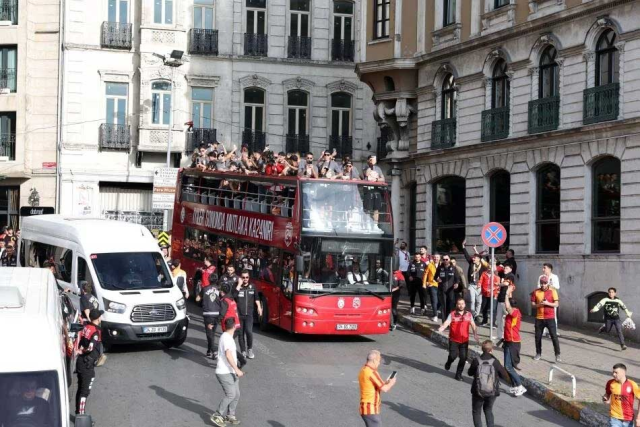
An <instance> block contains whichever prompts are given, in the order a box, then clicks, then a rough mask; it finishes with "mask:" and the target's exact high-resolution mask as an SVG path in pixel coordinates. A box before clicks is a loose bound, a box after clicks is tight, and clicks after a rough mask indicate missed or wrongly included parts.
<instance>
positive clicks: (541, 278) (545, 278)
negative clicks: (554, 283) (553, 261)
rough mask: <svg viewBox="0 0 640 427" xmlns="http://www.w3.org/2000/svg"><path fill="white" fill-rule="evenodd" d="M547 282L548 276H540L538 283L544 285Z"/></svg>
mask: <svg viewBox="0 0 640 427" xmlns="http://www.w3.org/2000/svg"><path fill="white" fill-rule="evenodd" d="M547 283H549V278H548V277H547V276H540V284H541V285H546V284H547Z"/></svg>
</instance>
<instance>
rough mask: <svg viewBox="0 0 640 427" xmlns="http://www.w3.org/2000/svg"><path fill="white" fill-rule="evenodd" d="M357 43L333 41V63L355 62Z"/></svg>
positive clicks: (340, 40)
mask: <svg viewBox="0 0 640 427" xmlns="http://www.w3.org/2000/svg"><path fill="white" fill-rule="evenodd" d="M355 50H356V43H355V42H354V41H353V40H342V39H333V40H331V59H332V60H333V61H343V62H353V58H354V57H355Z"/></svg>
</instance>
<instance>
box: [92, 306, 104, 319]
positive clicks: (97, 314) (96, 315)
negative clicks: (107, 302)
mask: <svg viewBox="0 0 640 427" xmlns="http://www.w3.org/2000/svg"><path fill="white" fill-rule="evenodd" d="M103 314H104V311H102V310H98V309H95V308H94V309H93V310H91V311H90V312H89V319H91V320H96V319H99V318H100V316H102V315H103Z"/></svg>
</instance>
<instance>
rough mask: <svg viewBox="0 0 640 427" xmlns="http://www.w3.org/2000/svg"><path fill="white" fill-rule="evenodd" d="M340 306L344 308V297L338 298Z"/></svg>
mask: <svg viewBox="0 0 640 427" xmlns="http://www.w3.org/2000/svg"><path fill="white" fill-rule="evenodd" d="M338 308H340V309H343V308H344V298H338Z"/></svg>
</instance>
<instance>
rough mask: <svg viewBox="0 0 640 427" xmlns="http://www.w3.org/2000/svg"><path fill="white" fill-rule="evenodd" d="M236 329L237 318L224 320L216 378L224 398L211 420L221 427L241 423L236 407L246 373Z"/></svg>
mask: <svg viewBox="0 0 640 427" xmlns="http://www.w3.org/2000/svg"><path fill="white" fill-rule="evenodd" d="M235 330H236V324H235V319H234V318H233V317H230V318H228V319H226V320H225V322H224V332H223V333H222V335H221V336H220V343H219V344H218V355H219V356H218V364H217V365H216V378H218V382H219V383H220V385H221V386H222V390H223V391H224V395H225V396H224V398H223V399H222V401H221V402H220V405H219V406H218V410H217V411H216V412H214V413H213V415H211V422H212V423H213V424H215V425H217V426H219V427H224V426H226V425H229V424H233V425H235V424H240V421H238V419H237V418H236V407H237V406H238V401H239V400H240V377H242V376H243V375H244V373H243V372H242V371H241V370H240V368H238V357H237V355H236V354H237V351H238V350H237V348H236V342H235V341H234V339H233V333H234V332H235Z"/></svg>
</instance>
